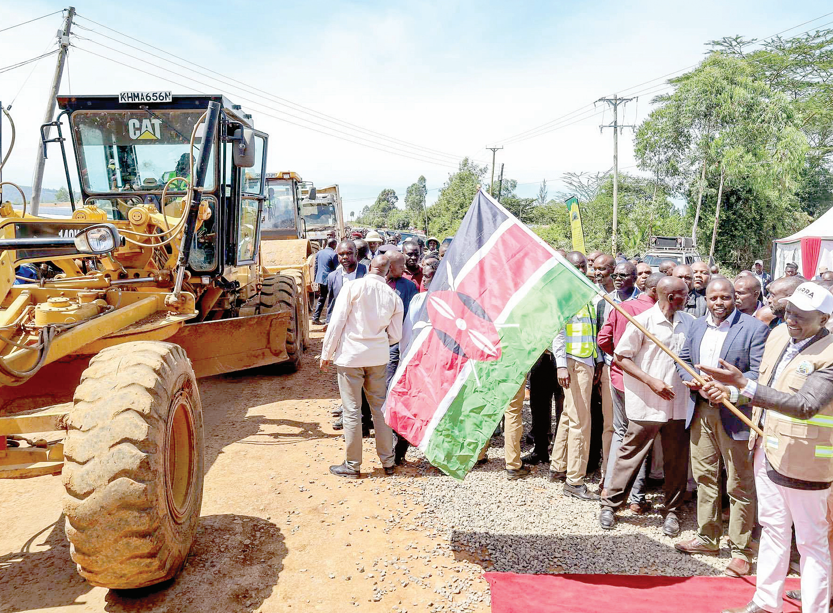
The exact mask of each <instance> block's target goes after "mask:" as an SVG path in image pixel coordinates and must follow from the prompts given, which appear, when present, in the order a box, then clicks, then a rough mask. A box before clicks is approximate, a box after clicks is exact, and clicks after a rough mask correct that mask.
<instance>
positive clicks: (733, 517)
mask: <svg viewBox="0 0 833 613" xmlns="http://www.w3.org/2000/svg"><path fill="white" fill-rule="evenodd" d="M706 306H707V307H708V313H707V314H706V315H705V316H704V317H700V318H699V319H697V320H695V321H694V322H693V323H692V324H691V327H690V328H689V331H688V337H687V338H686V342H685V344H684V345H683V348H682V350H681V351H680V357H681V358H682V359H683V360H684V361H685V362H687V363H688V364H689V365H690V366H692V367H696V365H697V364H702V365H704V366H712V365H714V364H717V365H718V366H719V365H720V363H719V360H721V359H723V360H726V361H727V362H729V363H730V364H732V365H733V366H735V367H737V368H738V369H739V370H741V371H743V373H744V375H745V376H746V377H747V378H749V379H757V378H758V368H759V366H760V364H761V358H762V357H763V354H764V345H765V343H766V338H767V336H768V334H769V328H768V327H767V326H766V325H764V324H763V323H761V322H760V321H758V320H757V319H755V318H754V317H751V316H749V315H746V314H745V313H741V312H740V311H739V310H738V309H736V308H735V288H734V286H733V285H732V283H731V282H730V281H729V280H728V279H717V280H715V281H712V282H711V283H709V285H708V287H707V288H706ZM677 370H678V372H679V374H680V377H681V378H682V380H683V382H684V383H685V384H686V385H687V386H688V387H689V388H690V389H691V390H692V394H693V395H694V399H695V403H694V406H693V408H692V409H689V414H688V417H687V420H686V424H687V425H688V426H689V427H690V428H691V470H692V472H693V474H694V479H695V481H697V536H696V537H695V538H693V539H691V540H690V541H684V542H681V543H677V544H676V545H675V547H676V548H677V549H678V550H679V551H682V552H683V553H688V554H693V553H698V554H705V555H719V553H720V538H721V536H722V534H723V522H722V520H721V500H720V463H721V460H722V462H723V465H724V466H725V467H726V473H727V476H728V479H727V487H726V489H727V493H728V494H729V499H730V505H731V506H730V508H729V544H730V547H731V549H732V561H731V562H730V563H729V565H728V567H727V568H726V574H727V575H729V576H730V577H741V576H745V575H748V574H749V573H750V572H751V561H752V550H751V547H750V542H751V539H752V529H753V528H754V526H755V485H754V483H755V479H754V474H753V468H752V461H751V460H750V458H749V450H748V449H747V441H748V440H749V428H748V427H747V426H746V425H745V424H744V423H743V422H742V421H741V420H740V419H738V418H737V417H736V416H735V415H733V414H732V413H731V412H729V410H728V409H727V408H726V407H724V406H722V405H713V404H711V403H710V402H709V400H708V398H706V397H705V396H704V395H703V394H701V393H700V391H699V387H698V385H697V382H696V381H694V380H693V378H692V376H691V375H689V374H688V373H687V372H686V371H685V369H683V368H681V367H680V366H679V365H678V366H677Z"/></svg>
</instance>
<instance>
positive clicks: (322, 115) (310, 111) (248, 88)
mask: <svg viewBox="0 0 833 613" xmlns="http://www.w3.org/2000/svg"><path fill="white" fill-rule="evenodd" d="M82 18H83V19H85V20H87V21H89V22H91V23H94V24H96V25H97V26H100V27H103V28H106V29H107V30H110V31H111V32H114V33H116V34H118V35H120V36H122V37H126V38H129V39H131V40H133V41H136V42H138V43H140V44H142V45H144V46H146V47H150V48H151V49H155V50H157V51H160V52H162V53H164V54H165V55H166V56H168V57H161V56H158V55H155V54H153V53H150V52H149V51H146V50H144V49H140V48H137V47H135V46H133V45H130V44H128V43H125V42H124V41H123V40H120V39H115V38H113V37H110V36H107V35H106V34H103V33H101V32H98V31H97V30H94V29H92V28H88V27H85V26H81V27H83V28H84V29H85V30H87V31H90V32H93V33H95V34H96V35H98V36H102V37H104V38H108V39H110V40H113V41H115V42H117V43H119V44H122V45H125V46H128V47H131V48H133V49H136V50H138V51H141V52H142V53H146V54H148V55H151V56H153V57H156V58H158V59H162V60H164V61H167V62H169V63H171V64H174V65H176V66H180V67H181V68H186V69H187V70H191V71H193V72H197V71H194V70H193V68H188V67H186V66H182V65H181V64H178V63H177V62H173V61H172V60H170V59H169V57H174V58H176V59H178V60H181V61H183V62H186V63H188V64H191V65H192V66H196V67H198V68H201V69H203V70H206V71H208V72H210V73H212V74H214V75H217V76H220V77H222V78H223V79H226V80H227V81H231V82H233V83H237V84H238V85H237V88H238V89H240V86H243V87H244V88H245V90H244V91H248V93H252V94H254V95H258V96H259V97H263V98H266V99H269V100H271V101H272V102H274V103H277V104H280V105H282V106H288V107H290V108H293V109H294V110H298V111H301V112H303V113H306V114H309V115H313V116H316V117H318V118H319V119H323V120H325V121H328V122H331V123H336V124H339V125H342V126H344V127H348V128H351V129H352V130H355V131H360V132H364V133H365V134H369V135H372V136H373V137H374V138H377V139H383V140H387V141H390V142H393V143H398V144H399V145H405V146H407V147H410V148H413V149H420V150H422V151H425V152H428V153H431V154H434V157H436V155H439V156H442V157H447V158H450V159H453V160H455V161H457V160H460V159H462V158H463V156H459V155H456V154H450V153H446V152H443V151H439V150H437V149H432V148H429V147H424V146H422V145H417V144H415V143H410V142H408V141H404V140H401V139H398V138H393V137H390V136H387V135H385V134H382V133H381V132H376V131H374V130H370V129H368V128H364V127H362V126H359V125H357V124H353V123H350V122H347V121H344V120H342V119H339V118H337V117H333V116H332V115H327V114H326V113H321V112H320V111H316V110H315V109H312V108H309V107H306V106H303V105H301V104H298V103H296V102H293V101H291V100H288V99H286V98H282V97H280V96H277V95H275V94H272V93H270V92H268V91H265V90H263V89H260V88H257V87H255V86H253V85H248V84H246V83H244V82H243V81H240V80H238V79H235V78H233V77H229V76H227V75H224V74H222V73H220V72H217V71H216V70H212V69H211V68H208V67H206V66H202V65H201V64H197V63H195V62H192V61H191V60H188V59H186V58H183V57H180V56H178V55H175V54H173V53H170V52H169V51H166V50H165V49H161V48H159V47H156V46H154V45H152V44H150V43H147V42H144V41H142V40H140V39H138V38H135V37H133V36H130V35H129V34H125V33H123V32H119V31H118V30H115V29H113V28H111V27H109V26H106V25H104V24H102V23H99V22H97V21H95V20H93V19H90V18H89V17H85V16H83V15H82ZM88 40H92V39H88ZM93 42H95V41H93ZM99 44H100V43H99ZM198 74H201V75H202V76H208V75H206V74H204V73H198ZM214 78H216V77H214ZM227 84H228V83H227ZM255 92H259V93H260V94H263V95H260V94H256V93H255ZM279 112H283V111H279ZM304 121H309V120H307V119H304ZM327 128H328V129H333V128H330V127H329V126H327ZM361 138H365V139H366V137H361Z"/></svg>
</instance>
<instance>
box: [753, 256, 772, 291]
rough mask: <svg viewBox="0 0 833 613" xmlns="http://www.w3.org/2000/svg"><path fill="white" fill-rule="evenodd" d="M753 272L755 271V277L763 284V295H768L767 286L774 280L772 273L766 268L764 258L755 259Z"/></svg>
mask: <svg viewBox="0 0 833 613" xmlns="http://www.w3.org/2000/svg"><path fill="white" fill-rule="evenodd" d="M752 272H754V273H755V278H756V279H757V280H758V282H759V283H760V284H761V296H765V295H766V288H767V286H768V285H769V284H770V282H771V281H772V275H770V274H769V273H768V272H766V271H765V270H764V262H763V260H755V264H754V265H753V267H752Z"/></svg>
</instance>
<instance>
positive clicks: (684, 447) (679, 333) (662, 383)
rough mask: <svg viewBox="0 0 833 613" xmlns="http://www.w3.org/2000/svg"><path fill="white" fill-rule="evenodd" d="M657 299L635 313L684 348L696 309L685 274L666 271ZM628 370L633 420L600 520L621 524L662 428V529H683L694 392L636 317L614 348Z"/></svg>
mask: <svg viewBox="0 0 833 613" xmlns="http://www.w3.org/2000/svg"><path fill="white" fill-rule="evenodd" d="M657 299H658V300H657V304H655V305H654V306H653V307H651V308H650V309H648V310H647V311H645V312H644V313H640V314H639V315H637V316H636V317H635V318H634V319H635V320H636V321H638V322H639V323H640V324H642V326H644V327H645V329H646V330H648V331H649V332H651V333H652V334H653V335H654V336H655V337H656V338H657V339H658V340H659V341H660V342H661V343H662V344H663V345H665V346H666V347H668V348H669V349H670V350H671V351H673V352H674V353H679V351H680V349H682V347H683V343H684V342H685V339H686V334H687V331H688V326H689V323H690V322H692V321H693V318H692V317H691V315H688V314H687V313H685V312H684V311H683V308H684V307H685V303H686V301H687V299H688V286H687V285H686V283H685V282H684V281H683V280H682V279H678V278H676V277H666V278H665V279H662V280H661V281H660V282H659V283H658V284H657ZM615 359H616V361H617V362H618V364H619V365H620V366H621V368H622V372H623V373H624V387H625V413H626V414H627V417H628V420H629V423H628V431H627V433H626V434H625V438H624V440H623V441H622V446H621V447H619V450H618V452H617V454H616V459H615V460H614V464H613V467H612V469H611V479H610V485H609V486H607V487H606V488H605V492H604V493H603V495H602V499H601V505H602V511H601V514H600V515H599V524H600V525H601V527H602V528H603V529H605V530H611V529H612V528H613V527H614V526H615V525H616V517H615V515H614V513H615V511H616V509H618V508H619V507H621V506H622V505H623V504H624V503H625V497H626V495H627V493H628V490H630V488H631V485H632V484H633V482H634V480H635V479H636V475H637V472H638V471H639V468H640V466H642V462H643V461H644V460H645V457H646V456H647V455H648V452H649V451H650V449H651V445H652V443H653V441H654V439H655V438H656V436H657V434H660V433H661V434H662V456H663V460H664V463H663V464H664V466H663V468H664V472H665V508H666V511H667V514H666V517H665V523H664V524H663V527H662V531H663V533H665V535H666V536H670V537H674V536H677V535H678V534H679V533H680V523H679V519H678V518H677V510H678V509H679V508H680V507H681V506H682V503H683V496H684V494H685V491H686V483H687V481H688V455H689V451H688V445H689V438H688V430H686V427H685V426H686V416H687V415H688V410H689V405H690V404H691V402H692V400H691V396H690V394H689V391H688V388H687V387H686V386H685V385H684V384H683V381H682V379H680V376H679V375H678V374H677V370H676V368H675V366H674V361H673V360H672V359H671V358H670V357H669V356H668V355H666V354H665V353H664V352H663V351H662V350H661V349H660V348H659V346H657V345H656V344H655V343H654V342H653V341H651V340H650V339H649V338H648V337H647V336H646V335H645V334H644V333H642V332H641V331H640V330H639V329H638V328H637V327H636V326H634V325H633V324H632V323H629V324H628V327H627V328H626V329H625V333H624V334H623V335H622V338H621V339H619V343H618V344H617V345H616V349H615Z"/></svg>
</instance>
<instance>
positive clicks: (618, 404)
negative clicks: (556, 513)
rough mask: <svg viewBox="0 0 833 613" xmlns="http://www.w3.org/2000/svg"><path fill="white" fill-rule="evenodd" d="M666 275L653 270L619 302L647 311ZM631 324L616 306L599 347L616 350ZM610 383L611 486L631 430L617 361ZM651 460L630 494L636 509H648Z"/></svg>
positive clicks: (627, 307) (629, 308)
mask: <svg viewBox="0 0 833 613" xmlns="http://www.w3.org/2000/svg"><path fill="white" fill-rule="evenodd" d="M664 278H665V275H664V274H663V273H660V272H655V273H651V275H649V276H648V278H647V279H645V285H644V287H645V289H644V290H643V292H642V293H641V294H639V295H638V296H637V297H636V298H634V299H633V300H626V301H624V302H622V303H621V304H620V305H619V306H620V307H622V310H624V311H626V312H627V313H628V314H629V315H638V314H639V313H642V312H644V311H647V310H648V309H650V308H651V307H652V306H654V304H655V303H656V301H657V283H659V282H660V281H661V280H662V279H664ZM627 325H628V320H627V318H626V317H625V316H624V315H622V314H621V313H620V312H618V311H616V310H613V311H611V313H610V316H609V317H608V318H607V321H606V322H605V324H604V325H603V326H602V328H601V330H599V337H598V344H599V348H600V349H601V350H602V351H604V352H605V353H607V354H608V355H613V354H614V349H615V347H616V345H617V343H618V342H619V339H620V338H622V334H624V332H625V328H626V327H627ZM610 384H611V390H610V392H611V396H612V397H613V440H612V441H611V443H610V452H609V454H608V462H607V467H606V468H607V469H606V470H605V480H604V487H607V486H608V484H609V483H610V479H611V477H612V472H611V470H612V468H613V462H614V459H615V458H616V452H617V451H618V450H619V447H620V446H621V445H622V441H623V440H624V438H625V433H626V432H627V431H628V418H627V416H626V415H625V386H624V383H623V380H622V368H621V367H620V366H619V365H618V364H617V363H616V362H615V361H614V362H613V363H612V364H611V366H610ZM647 471H648V462H647V461H646V462H645V463H643V465H642V468H640V469H639V473H638V475H637V477H636V481H634V484H633V488H632V489H631V494H630V500H629V504H630V508H631V511H633V512H634V513H644V512H645V511H646V510H647V507H648V502H647V501H646V499H645V493H644V492H643V488H644V486H645V479H646V477H647Z"/></svg>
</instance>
